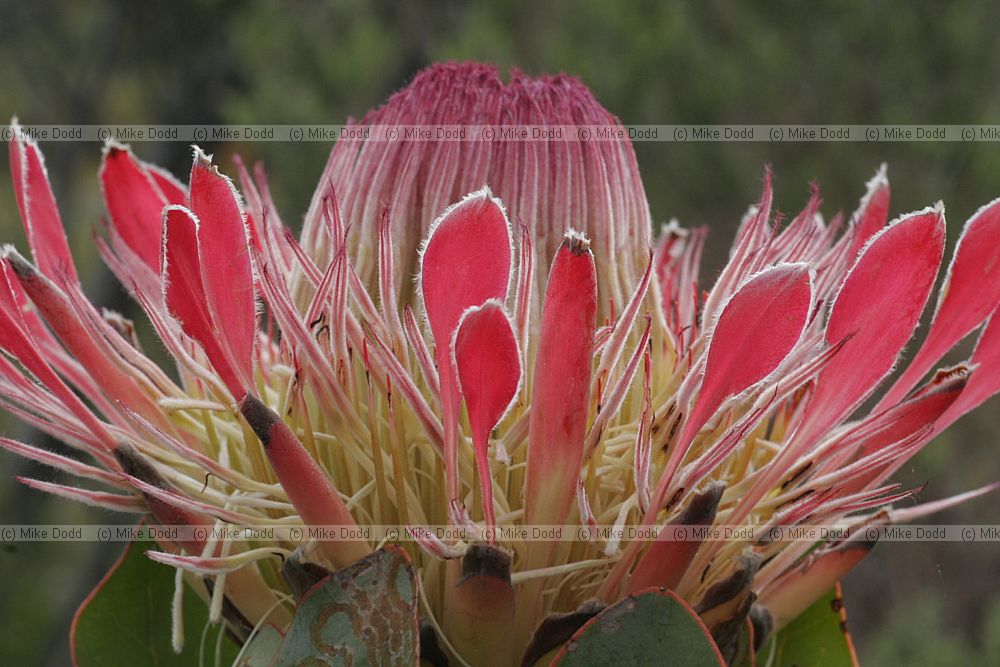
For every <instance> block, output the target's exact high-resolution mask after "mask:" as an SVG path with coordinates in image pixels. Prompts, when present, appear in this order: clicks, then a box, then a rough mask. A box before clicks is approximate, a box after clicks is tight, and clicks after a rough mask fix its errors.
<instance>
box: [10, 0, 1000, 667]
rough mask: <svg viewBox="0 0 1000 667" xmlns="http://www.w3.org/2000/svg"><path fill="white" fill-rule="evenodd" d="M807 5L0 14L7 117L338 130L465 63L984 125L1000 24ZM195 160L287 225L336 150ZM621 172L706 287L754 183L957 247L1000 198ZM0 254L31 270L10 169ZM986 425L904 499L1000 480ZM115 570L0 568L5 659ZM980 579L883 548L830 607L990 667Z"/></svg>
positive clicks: (875, 648)
mask: <svg viewBox="0 0 1000 667" xmlns="http://www.w3.org/2000/svg"><path fill="white" fill-rule="evenodd" d="M149 4H150V5H152V3H149ZM817 4H818V3H802V2H793V1H791V0H780V1H776V2H771V3H767V4H766V5H765V4H764V3H760V5H761V6H759V7H757V8H756V9H754V8H751V7H749V6H743V5H737V4H736V3H726V2H721V1H720V2H690V3H665V2H633V3H609V2H601V1H599V0H585V1H583V2H574V3H569V2H554V3H541V2H537V1H533V2H519V1H514V0H503V1H500V2H492V3H489V4H486V3H483V4H480V5H477V6H462V5H458V4H452V3H446V2H429V1H420V2H414V1H410V2H406V3H401V4H399V5H398V6H397V5H394V4H390V3H388V2H362V1H360V0H343V1H341V2H337V3H330V4H314V3H306V2H280V3H279V2H268V1H266V0H259V1H244V2H235V1H234V2H209V1H207V0H184V1H177V2H172V3H162V4H158V5H156V6H147V3H137V2H128V1H124V0H122V1H119V2H105V3H93V2H78V3H72V4H70V3H62V2H55V1H53V0H36V1H34V2H23V1H15V0H0V118H4V119H6V118H7V117H9V116H11V115H14V114H16V115H18V116H19V117H20V118H21V119H22V120H23V121H24V122H26V123H28V124H31V123H60V122H65V123H98V122H106V123H202V124H207V123H225V122H234V123H239V122H254V123H294V122H302V123H324V122H330V123H337V122H341V121H342V120H343V119H344V118H346V117H347V116H351V115H353V116H359V115H361V114H363V113H364V111H365V110H366V109H367V108H369V107H370V106H372V105H376V104H378V103H379V102H380V101H381V100H383V99H384V98H385V97H386V95H387V94H388V93H390V92H391V91H393V90H394V89H396V88H398V87H399V86H401V85H403V83H405V81H407V79H408V78H409V77H410V76H412V74H413V73H414V72H415V71H417V70H418V69H419V68H421V67H423V66H425V65H426V64H428V63H430V62H433V61H436V60H442V59H479V60H488V61H493V62H495V63H497V64H498V65H500V66H501V67H502V68H504V69H506V68H508V67H510V66H518V67H520V68H522V69H525V70H527V71H528V72H532V73H539V72H543V71H557V70H566V71H568V72H571V73H575V74H578V75H579V76H581V78H582V79H583V80H584V81H585V82H586V83H587V84H588V85H590V86H591V88H592V89H593V90H594V91H595V92H596V94H597V96H598V97H599V98H600V99H601V100H602V102H603V103H604V104H605V105H606V106H607V107H608V108H609V109H611V110H612V111H614V112H615V113H617V114H618V115H619V116H620V117H621V118H622V120H623V121H624V122H626V123H674V122H676V123H771V122H776V123H777V122H780V123H799V122H801V123H867V122H873V123H900V124H903V123H932V122H933V123H997V122H1000V40H997V39H996V26H997V25H998V19H1000V12H998V10H997V9H996V8H994V7H993V6H992V5H991V4H989V3H983V4H976V5H973V4H970V3H947V4H946V3H938V2H931V1H913V2H907V3H888V2H854V1H851V2H848V1H846V0H842V1H839V2H829V3H824V5H823V7H819V6H816V5H817ZM43 148H44V150H45V151H46V156H47V158H48V165H49V171H50V174H51V176H52V179H53V181H54V184H55V188H56V192H57V196H58V198H59V201H60V206H61V210H62V214H63V217H64V220H65V222H66V224H67V226H68V228H69V230H70V236H71V238H72V241H73V243H74V245H75V247H76V248H77V251H78V252H77V258H78V262H79V263H80V268H81V273H82V274H83V275H84V276H85V278H86V281H87V285H86V287H87V289H88V291H89V293H90V294H91V295H92V296H93V297H94V298H95V300H97V301H98V302H99V303H101V304H103V305H107V306H110V307H119V308H125V307H127V304H126V302H125V300H124V298H123V296H122V294H121V291H120V290H119V289H118V287H117V286H116V285H115V284H114V282H113V281H112V280H111V279H110V277H109V275H108V274H107V272H106V271H104V270H103V269H102V268H100V266H99V261H98V260H97V255H96V252H95V250H94V248H93V245H92V244H91V243H90V235H91V232H92V229H93V227H94V224H95V223H96V222H97V221H98V220H99V218H100V216H101V215H102V214H103V210H102V205H101V202H100V195H99V189H98V185H97V179H96V169H97V164H98V160H99V154H100V147H99V146H98V145H96V144H85V143H52V144H48V145H46V146H44V147H43ZM209 148H210V149H215V150H216V151H217V152H218V153H219V155H220V157H221V158H222V159H221V163H222V164H224V165H225V164H227V161H228V155H229V154H230V153H231V152H232V151H239V152H240V153H241V154H242V155H243V156H244V157H247V158H250V159H263V160H265V161H266V163H267V165H268V167H269V171H270V173H271V176H272V181H273V184H274V188H275V190H276V193H277V199H278V204H279V206H280V207H281V209H282V211H283V217H284V218H285V219H286V220H288V221H292V220H295V219H297V218H298V217H299V216H301V214H302V213H303V212H304V209H305V207H306V203H307V201H308V197H309V194H310V193H311V191H312V189H313V187H314V186H315V182H316V179H317V177H318V175H319V172H320V169H321V167H322V164H323V161H324V159H325V157H326V153H327V151H328V147H327V146H323V145H320V144H302V145H291V144H284V143H259V144H247V145H242V146H209ZM137 149H138V151H139V153H140V154H141V155H142V156H143V157H144V158H146V159H149V160H153V161H156V162H159V163H161V164H164V165H166V166H169V167H171V168H172V169H173V170H174V171H175V172H176V173H180V174H183V173H185V171H186V170H187V169H188V168H189V165H190V157H189V154H188V150H187V147H186V146H184V145H183V144H180V143H164V144H142V145H140V146H137ZM636 150H637V152H638V154H639V160H640V166H641V169H642V173H643V178H644V182H645V185H646V189H647V193H648V196H649V199H650V202H651V205H652V210H653V212H654V216H655V217H656V219H657V221H665V220H666V219H668V218H670V217H673V216H676V217H678V218H679V219H680V221H681V222H682V223H683V224H686V225H696V224H709V225H711V227H712V234H711V241H710V244H709V256H708V262H707V266H708V267H709V268H708V269H707V270H706V272H708V273H710V272H714V271H715V270H717V267H718V266H719V265H720V263H721V262H722V261H723V260H724V258H725V252H726V249H727V247H728V243H729V240H730V238H731V235H732V232H733V230H734V228H735V225H736V223H737V221H738V220H739V216H740V215H741V213H742V212H743V211H744V209H745V207H746V206H747V204H749V203H750V202H752V201H753V200H755V198H756V197H757V194H758V189H759V185H760V174H761V169H762V167H763V165H764V164H765V163H767V162H770V163H771V164H773V166H774V169H775V172H776V177H777V194H778V197H777V201H778V205H779V207H780V208H781V209H782V210H783V211H786V212H789V213H794V212H796V211H797V210H798V209H799V208H800V207H801V206H802V204H803V203H804V202H805V199H806V197H807V195H808V187H807V186H808V183H809V181H811V180H813V179H816V180H818V181H819V182H820V183H821V185H822V188H823V193H824V200H825V201H826V206H825V211H826V213H827V215H832V213H834V212H836V211H837V210H844V211H846V212H850V211H851V210H852V209H853V208H854V206H855V205H856V202H857V199H858V198H859V197H860V196H861V194H862V192H863V185H864V182H865V181H866V180H867V179H868V178H869V177H870V176H871V174H872V173H873V172H874V170H875V169H876V168H877V166H878V165H879V163H881V162H887V163H888V164H889V175H890V179H891V181H892V187H893V206H892V212H893V214H894V215H896V214H899V213H902V212H906V211H909V210H914V209H917V208H921V207H923V206H926V205H929V204H931V203H933V202H935V201H937V200H938V199H943V200H944V201H945V202H946V204H947V207H948V208H947V216H948V220H949V232H950V235H951V241H952V243H953V242H954V240H955V238H957V234H958V231H959V230H960V229H961V225H962V223H963V222H964V220H965V219H966V218H967V217H968V216H969V215H970V214H971V213H972V212H974V211H975V210H976V209H977V208H978V207H979V206H980V205H981V204H983V203H985V202H988V201H990V200H992V199H993V198H995V197H997V196H998V195H1000V147H998V145H997V144H961V143H899V144H891V143H878V144H856V143H802V144H794V143H787V144H766V143H760V144H740V143H701V144H668V143H645V144H639V145H637V147H636ZM0 231H2V235H0V236H2V240H3V241H10V242H15V243H17V244H18V245H20V246H21V247H22V248H24V247H25V246H24V242H23V235H22V233H21V231H20V224H19V222H18V219H17V212H16V206H15V204H14V200H13V196H12V194H11V192H10V185H9V180H8V176H7V173H6V171H5V170H4V173H3V177H2V178H0ZM706 277H710V276H706ZM998 408H1000V403H998V402H997V401H996V400H994V401H992V402H990V403H989V404H987V405H986V406H984V407H983V408H981V409H980V410H979V411H978V412H977V413H976V414H974V415H972V416H969V417H967V418H965V419H964V420H963V421H962V422H961V423H959V424H958V425H957V427H956V428H953V429H952V430H951V431H950V432H949V433H947V434H945V435H944V436H942V437H941V438H940V439H939V441H938V442H936V443H933V444H932V445H931V446H930V447H929V448H928V449H927V450H926V451H925V453H923V454H921V455H920V456H919V457H918V458H917V459H916V460H915V462H914V463H913V464H912V465H909V466H907V468H906V470H905V471H904V472H903V474H902V475H901V479H902V481H904V482H907V483H910V484H920V483H923V482H924V481H928V480H929V484H928V486H927V489H926V490H925V491H924V493H923V494H922V497H923V498H925V499H932V498H939V497H943V496H945V495H947V494H950V493H955V492H959V491H961V490H965V489H968V488H971V487H973V486H977V485H980V484H984V483H987V482H990V481H993V480H995V479H997V478H998V477H1000V463H998V461H1000V457H998V456H997V451H998V446H1000V415H998ZM0 423H2V425H3V431H4V432H5V434H6V435H8V436H9V437H15V438H18V437H20V438H35V439H37V438H38V436H35V435H32V434H30V433H28V432H26V431H25V430H23V428H22V427H20V426H18V425H16V424H15V423H13V422H12V421H11V420H9V419H6V418H3V421H2V422H0ZM0 471H2V474H0V523H6V524H16V523H32V522H47V521H48V522H59V523H70V522H73V521H81V522H82V521H91V520H92V521H103V520H107V519H109V517H108V515H105V514H100V513H96V514H92V513H90V512H88V511H86V510H84V509H82V508H79V507H76V506H72V505H70V504H69V503H67V502H62V501H56V500H53V499H50V498H47V497H44V496H42V495H40V494H37V493H34V492H29V491H26V490H25V489H23V488H22V487H21V486H20V485H18V484H16V483H15V482H14V481H13V480H12V477H13V476H14V475H15V474H27V475H32V476H41V477H42V478H44V479H51V478H52V473H51V472H50V471H48V470H43V469H40V468H38V467H36V466H34V465H31V464H28V463H26V462H24V461H22V460H18V459H15V458H14V457H12V456H9V455H6V454H4V455H0ZM995 506H996V499H995V497H994V498H988V499H984V500H980V501H978V502H976V503H973V504H971V505H969V506H966V507H963V508H960V509H957V510H955V511H952V512H949V513H947V514H946V515H943V516H941V517H939V520H940V521H942V522H947V523H958V522H970V523H996V518H997V517H996V510H995ZM111 520H120V521H123V522H124V521H126V520H128V518H127V517H114V518H111ZM115 551H116V550H115V549H111V550H106V549H104V548H102V547H101V546H100V545H92V544H42V543H37V544H19V545H16V546H13V547H12V546H9V545H8V546H6V547H4V548H3V549H0V618H2V619H4V622H3V623H0V662H2V663H3V664H17V665H63V664H66V662H67V656H68V653H67V640H66V637H67V634H66V629H67V627H68V624H69V618H70V617H71V615H72V611H73V609H74V606H75V604H76V603H77V602H78V601H79V600H81V599H82V598H83V596H84V595H85V593H86V592H87V591H88V590H89V589H90V587H91V586H92V585H93V583H94V582H96V581H97V580H98V578H99V577H100V575H101V574H102V573H103V571H104V570H105V569H106V567H107V566H108V565H109V564H110V563H111V562H112V560H113V559H114V556H115ZM997 561H998V551H997V548H996V545H995V544H994V545H986V544H977V545H969V546H965V545H961V544H940V545H934V544H902V543H898V544H884V545H881V546H880V547H879V548H878V549H876V550H875V552H874V554H873V555H872V556H871V557H870V558H869V559H868V560H867V561H866V562H865V563H864V564H863V565H862V566H861V567H860V568H859V569H858V571H857V572H856V573H854V574H852V575H851V576H850V578H849V579H848V581H847V582H846V585H845V589H846V595H847V601H848V605H849V606H848V610H849V615H850V627H851V629H852V631H853V633H854V636H855V638H856V641H857V642H858V644H859V650H860V654H861V658H862V662H863V663H864V664H866V665H896V664H908V663H912V664H944V665H951V664H955V665H958V664H973V663H981V661H982V660H983V659H984V658H985V656H996V655H998V653H997V652H998V650H1000V613H998V606H997V605H998V602H997V601H996V594H995V591H996V590H997V587H998V576H1000V574H998V571H997V568H996V564H997ZM977 656H978V657H977ZM986 659H987V661H988V660H989V658H986ZM993 659H994V660H995V659H996V658H993Z"/></svg>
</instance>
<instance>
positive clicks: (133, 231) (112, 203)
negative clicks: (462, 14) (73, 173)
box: [99, 144, 187, 271]
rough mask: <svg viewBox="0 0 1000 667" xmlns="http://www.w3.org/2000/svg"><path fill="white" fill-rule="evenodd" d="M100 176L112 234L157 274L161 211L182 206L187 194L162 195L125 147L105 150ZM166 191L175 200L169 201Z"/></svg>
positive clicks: (148, 171)
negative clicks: (112, 230)
mask: <svg viewBox="0 0 1000 667" xmlns="http://www.w3.org/2000/svg"><path fill="white" fill-rule="evenodd" d="M99 176H100V179H101V189H102V192H103V193H104V203H105V205H106V206H107V208H108V213H110V214H111V222H112V224H113V225H114V227H115V231H117V232H118V235H119V236H121V238H122V240H123V241H124V242H125V244H126V245H128V247H129V248H131V249H132V251H133V252H134V253H135V254H136V255H138V256H139V258H141V259H142V261H144V262H145V263H146V264H147V265H148V266H149V267H150V268H151V269H152V270H153V271H158V270H159V268H160V264H159V263H160V237H161V235H162V225H163V208H164V207H165V206H167V205H168V204H185V203H186V201H187V196H186V194H185V193H184V192H183V191H181V192H180V195H181V196H180V197H177V194H178V192H177V188H176V187H173V188H171V189H170V190H169V191H166V192H165V191H164V189H163V188H161V187H160V184H159V183H158V182H157V180H156V179H155V178H154V177H153V175H152V173H151V172H150V170H149V168H148V166H147V165H145V164H143V163H142V162H140V161H139V160H138V159H137V158H136V157H135V155H133V154H132V151H131V150H129V149H128V148H125V147H123V146H118V145H114V144H112V145H109V146H108V147H107V148H106V149H105V151H104V160H103V161H102V163H101V171H100V173H99ZM161 178H163V177H161ZM161 182H162V181H161ZM167 192H169V193H170V195H171V196H173V197H174V198H173V199H170V198H168V194H167Z"/></svg>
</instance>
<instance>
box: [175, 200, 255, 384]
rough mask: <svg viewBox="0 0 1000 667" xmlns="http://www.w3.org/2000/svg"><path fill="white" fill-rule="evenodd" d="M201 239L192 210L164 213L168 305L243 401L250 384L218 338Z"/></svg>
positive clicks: (224, 380)
mask: <svg viewBox="0 0 1000 667" xmlns="http://www.w3.org/2000/svg"><path fill="white" fill-rule="evenodd" d="M198 236H199V235H198V221H197V219H196V218H195V217H194V215H193V214H192V213H191V211H189V210H187V209H186V208H184V207H183V206H174V205H172V206H169V207H167V208H166V209H165V210H164V211H163V247H162V250H161V253H160V265H161V272H162V280H163V296H164V303H165V304H166V306H167V310H168V311H169V312H170V314H171V315H173V316H174V318H176V319H177V321H178V322H179V323H180V325H181V329H182V330H183V331H184V333H185V334H187V335H188V336H190V337H191V338H193V339H194V340H196V341H198V343H200V344H201V347H202V349H204V350H205V355H206V356H207V357H208V360H209V361H210V362H211V364H212V367H213V368H214V369H215V371H216V372H217V373H218V374H219V377H220V378H222V381H223V382H224V383H225V385H226V387H228V388H229V391H230V392H232V394H233V397H234V398H235V399H236V400H237V401H239V400H240V399H241V398H243V396H245V395H246V391H247V386H248V385H247V384H245V383H244V382H243V381H242V379H241V378H239V377H238V376H237V375H236V374H235V373H234V372H233V369H232V366H231V365H230V360H229V359H228V358H227V356H226V355H225V354H224V353H223V351H222V348H221V347H220V345H219V342H218V339H217V337H216V333H215V325H214V324H213V323H212V317H211V315H210V313H209V310H208V304H207V303H206V300H205V289H204V287H203V285H202V272H201V259H200V256H199V255H200V253H199V250H198Z"/></svg>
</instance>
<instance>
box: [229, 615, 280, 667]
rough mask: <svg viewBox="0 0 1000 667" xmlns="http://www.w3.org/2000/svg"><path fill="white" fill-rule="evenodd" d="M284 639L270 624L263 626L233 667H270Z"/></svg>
mask: <svg viewBox="0 0 1000 667" xmlns="http://www.w3.org/2000/svg"><path fill="white" fill-rule="evenodd" d="M284 639H285V638H284V637H283V636H282V635H281V630H279V629H278V628H276V627H274V626H273V625H270V624H268V625H265V626H264V627H262V628H261V629H260V630H259V631H258V632H257V634H256V635H254V637H253V639H251V640H250V643H249V644H247V646H246V648H244V649H243V653H242V654H241V655H240V661H239V662H238V663H236V666H235V667H270V665H271V664H272V663H273V662H274V658H275V657H276V656H277V655H278V651H280V650H281V642H282V641H283V640H284Z"/></svg>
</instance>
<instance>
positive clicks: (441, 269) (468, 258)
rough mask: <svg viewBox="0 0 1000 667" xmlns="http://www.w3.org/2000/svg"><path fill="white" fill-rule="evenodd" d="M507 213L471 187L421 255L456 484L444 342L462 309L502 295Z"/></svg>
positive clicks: (507, 258) (453, 380)
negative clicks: (470, 191) (473, 191)
mask: <svg viewBox="0 0 1000 667" xmlns="http://www.w3.org/2000/svg"><path fill="white" fill-rule="evenodd" d="M510 244H511V237H510V225H509V224H508V223H507V215H506V213H505V212H504V210H503V207H502V206H501V204H500V202H499V201H497V200H496V199H494V198H493V197H492V196H491V195H490V192H489V190H486V189H483V190H480V191H479V192H475V193H473V194H471V195H469V196H468V197H466V198H465V199H463V200H462V201H461V202H460V203H459V204H457V205H455V206H452V207H450V208H449V209H448V210H447V211H445V212H444V214H443V215H442V216H441V217H440V218H439V219H438V221H437V222H436V223H435V224H434V227H433V228H432V230H431V233H430V236H429V237H428V239H427V243H426V245H425V246H424V250H423V253H422V255H421V261H420V293H421V296H422V297H423V301H424V310H425V312H426V314H427V321H428V323H429V324H430V328H431V335H432V336H433V337H434V344H435V353H436V354H435V356H436V360H437V363H438V369H439V373H440V376H441V377H440V382H441V400H442V403H443V404H444V405H443V408H444V422H445V423H444V428H445V443H444V448H445V468H446V471H447V473H448V476H449V480H450V486H449V489H450V490H451V491H452V492H454V491H455V490H457V488H458V480H457V464H456V462H455V447H456V442H455V435H454V434H455V431H454V429H455V428H456V426H457V419H458V414H457V413H458V405H459V398H460V397H459V393H458V384H457V383H458V378H457V377H456V375H455V369H454V366H453V364H452V360H451V358H450V357H451V353H450V350H449V346H450V344H451V339H452V336H453V335H454V333H455V328H456V327H457V326H458V322H459V319H461V317H462V314H463V313H464V312H465V311H466V310H467V309H468V308H472V307H473V306H479V305H482V304H483V303H485V302H487V301H489V300H490V299H500V300H503V299H504V298H506V296H507V287H508V284H509V283H510V275H511V246H510Z"/></svg>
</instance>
